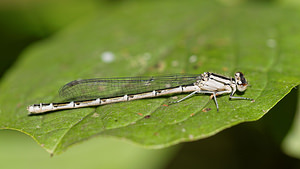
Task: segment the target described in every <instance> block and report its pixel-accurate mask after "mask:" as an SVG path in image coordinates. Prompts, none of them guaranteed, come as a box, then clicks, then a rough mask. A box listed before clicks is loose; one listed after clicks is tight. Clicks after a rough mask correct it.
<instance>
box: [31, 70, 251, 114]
mask: <svg viewBox="0 0 300 169" xmlns="http://www.w3.org/2000/svg"><path fill="white" fill-rule="evenodd" d="M247 86H248V83H247V81H246V79H245V77H244V75H243V73H241V72H236V73H235V75H234V77H225V76H223V75H219V74H215V73H210V72H204V73H203V74H198V75H172V76H153V77H124V78H122V77H121V78H96V79H83V80H75V81H72V82H70V83H68V84H66V85H64V86H63V87H62V88H61V90H60V91H59V94H60V96H62V97H64V98H65V99H66V100H70V102H64V103H40V104H34V105H30V106H28V107H27V110H28V111H29V112H30V114H39V113H44V112H48V111H56V110H62V109H73V108H81V107H90V106H99V105H105V104H110V103H117V102H124V101H131V100H137V99H143V98H152V97H158V96H162V95H168V94H175V93H190V94H189V95H187V96H185V97H184V98H182V99H180V100H178V101H176V102H174V103H178V102H181V101H183V100H185V99H187V98H189V97H191V96H193V95H194V94H196V93H201V94H210V95H211V97H213V98H214V101H215V104H216V107H217V110H218V111H219V105H218V102H217V96H218V95H222V94H230V95H229V98H230V99H243V100H253V99H250V98H245V97H237V96H233V95H234V94H235V92H236V91H240V92H244V91H245V90H246V89H247ZM71 100H73V101H71Z"/></svg>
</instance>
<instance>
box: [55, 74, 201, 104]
mask: <svg viewBox="0 0 300 169" xmlns="http://www.w3.org/2000/svg"><path fill="white" fill-rule="evenodd" d="M200 77H201V76H200V75H172V76H153V77H151V76H150V77H121V78H96V79H83V80H75V81H72V82H70V83H68V84H66V85H64V86H63V87H62V88H61V89H60V91H59V95H60V96H61V97H63V98H64V99H66V100H75V99H76V100H86V99H94V98H108V97H115V96H123V95H125V94H127V95H130V94H137V93H143V92H149V91H153V90H160V89H166V88H173V87H177V86H182V85H190V84H193V83H194V82H196V80H198V79H199V78H200Z"/></svg>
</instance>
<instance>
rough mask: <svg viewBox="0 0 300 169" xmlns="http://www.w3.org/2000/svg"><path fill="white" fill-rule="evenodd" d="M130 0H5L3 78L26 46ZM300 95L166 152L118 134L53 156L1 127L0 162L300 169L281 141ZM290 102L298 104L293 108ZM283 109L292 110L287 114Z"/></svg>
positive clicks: (0, 23)
mask: <svg viewBox="0 0 300 169" xmlns="http://www.w3.org/2000/svg"><path fill="white" fill-rule="evenodd" d="M245 2H246V0H220V3H224V4H225V5H229V6H230V5H240V4H243V3H245ZM126 3H128V1H126V0H102V1H100V0H98V1H97V0H87V1H80V0H1V1H0V37H1V38H0V50H1V57H0V78H1V77H2V76H3V75H5V73H6V72H7V71H9V69H10V68H12V67H13V66H14V65H15V64H16V62H17V61H18V59H19V58H18V57H19V56H20V55H21V54H22V52H24V51H25V49H26V47H28V46H30V45H32V44H34V43H37V42H40V41H42V40H45V39H47V38H48V37H51V35H53V34H55V33H57V32H59V31H60V30H61V29H64V28H65V27H67V26H69V25H71V24H74V23H76V21H78V20H80V19H81V18H84V17H88V16H89V15H93V13H95V12H97V11H98V10H105V11H107V12H109V11H110V9H113V8H115V7H116V6H122V5H126ZM149 3H151V1H149ZM251 3H258V4H260V5H274V4H276V5H291V6H294V5H295V6H297V5H298V6H299V7H300V4H299V2H298V1H296V0H295V1H292V0H290V1H272V0H265V1H263V0H261V1H260V0H253V2H251ZM0 80H1V79H0ZM0 82H1V81H0ZM298 93H299V92H298V89H293V90H292V92H291V93H290V94H289V95H288V96H287V97H285V98H284V99H283V100H282V101H281V102H280V103H279V104H277V105H276V106H275V107H274V108H273V109H272V110H271V111H270V112H269V113H268V114H267V115H266V116H264V117H263V118H262V119H261V120H259V121H257V122H251V123H244V124H240V125H238V126H235V127H233V128H230V129H227V130H225V131H223V132H221V133H219V134H217V135H215V136H213V137H210V138H207V139H204V140H200V141H195V142H191V143H183V144H179V145H177V146H174V147H170V148H166V149H161V150H149V149H144V148H141V147H138V146H136V145H133V144H132V143H128V142H127V141H124V140H119V139H115V138H103V137H96V138H92V139H91V140H89V141H86V142H84V143H82V144H79V145H75V146H73V147H72V148H70V149H68V150H67V151H66V152H64V153H62V154H60V155H58V156H54V157H52V158H51V157H50V155H49V154H48V153H47V152H46V151H45V150H44V149H43V148H41V147H40V146H39V145H38V144H36V143H35V141H34V140H33V139H32V138H30V137H29V136H27V135H26V134H23V133H20V132H18V131H9V130H0V165H1V168H31V169H33V168H82V167H84V168H130V169H134V168H143V169H146V168H149V169H150V168H151V169H154V168H155V169H156V168H183V167H184V168H231V169H234V168H295V169H296V168H300V161H299V159H296V158H293V157H290V156H288V155H286V154H285V153H283V151H282V149H281V144H282V140H283V139H284V137H285V136H286V134H287V131H288V130H289V129H290V127H291V124H292V122H293V119H294V116H295V112H296V108H297V104H298V99H297V98H298V95H299V94H298ZM287 103H289V105H293V106H287ZM298 106H299V104H298ZM282 110H285V112H289V113H288V114H285V116H282V114H281V112H282ZM287 110H288V111H287ZM298 111H299V108H298Z"/></svg>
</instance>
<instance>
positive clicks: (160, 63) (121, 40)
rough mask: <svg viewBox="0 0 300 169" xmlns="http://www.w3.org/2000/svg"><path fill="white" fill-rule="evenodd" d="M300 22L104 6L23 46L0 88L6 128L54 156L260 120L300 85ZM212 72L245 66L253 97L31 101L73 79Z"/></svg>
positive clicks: (252, 12) (157, 5) (192, 6)
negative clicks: (68, 106) (34, 107)
mask: <svg viewBox="0 0 300 169" xmlns="http://www.w3.org/2000/svg"><path fill="white" fill-rule="evenodd" d="M290 16H293V17H290ZM299 19H300V18H299V15H298V14H297V11H296V10H294V9H293V10H291V9H286V8H282V7H278V6H275V5H273V6H266V5H262V4H259V3H258V4H248V5H245V6H243V5H239V6H226V5H224V4H221V3H219V2H213V1H210V2H199V1H193V0H190V1H187V2H173V1H167V0H166V1H159V2H156V1H153V2H147V1H143V2H131V1H128V2H126V3H125V4H122V5H120V6H117V7H114V8H110V9H103V10H100V12H99V13H98V14H97V15H96V16H94V17H91V18H86V19H85V20H82V21H81V22H78V23H77V24H74V25H72V26H71V27H68V28H66V29H65V30H63V31H61V32H59V33H57V34H56V35H55V36H53V37H51V38H49V39H46V40H44V41H43V42H40V43H38V44H35V45H32V46H31V47H30V48H28V49H27V50H26V51H25V52H24V54H23V56H22V58H21V59H20V60H19V61H18V63H17V64H16V65H15V66H14V68H13V69H11V71H10V72H8V73H7V74H6V76H5V78H3V80H2V83H1V85H0V92H1V96H0V119H1V121H0V128H1V129H14V130H19V131H21V132H24V133H26V134H28V135H30V136H31V137H32V138H34V139H35V140H36V141H37V142H38V143H39V144H40V145H41V146H42V147H44V148H45V149H46V150H47V151H48V152H50V153H53V154H57V153H60V152H62V151H63V150H65V149H66V148H68V147H69V146H71V145H73V144H75V143H78V142H81V141H83V140H86V139H88V138H91V137H93V136H96V135H101V136H112V137H117V138H121V139H126V140H130V141H132V142H135V143H138V144H140V145H142V146H145V147H151V148H163V147H166V146H170V145H174V144H177V143H180V142H186V141H193V140H198V139H201V138H205V137H209V136H211V135H213V134H215V133H217V132H220V131H221V130H223V129H226V128H228V127H231V126H234V125H236V124H239V123H242V122H246V121H254V120H258V119H260V118H261V117H262V116H263V115H264V114H266V113H267V112H268V111H269V110H270V109H271V108H272V107H273V106H274V105H275V104H276V103H277V102H278V101H280V100H281V99H282V98H283V97H284V96H285V95H286V94H287V93H289V92H290V90H291V89H292V88H293V87H295V86H296V85H298V84H299V82H300V72H299V69H298V67H299V65H300V58H299V50H298V47H299V45H300V44H299V43H300V41H299V39H300V33H299V32H298V31H297V30H299V28H300V24H299V22H298V21H299ZM283 23H284V24H283ZM107 53H109V54H110V59H108V60H107V59H106V54H107ZM205 71H211V72H215V73H219V74H223V75H226V76H233V74H234V72H236V71H241V72H243V73H244V74H245V76H246V78H247V80H248V81H249V83H250V84H251V86H250V87H249V88H248V89H247V91H246V92H245V93H244V94H239V95H241V96H243V97H249V98H253V99H255V102H254V103H252V102H249V101H245V100H236V101H230V100H229V98H228V96H226V95H225V96H220V97H218V103H219V107H220V111H219V112H217V111H216V108H215V104H214V102H213V101H210V100H209V96H207V95H197V96H194V97H192V98H190V99H187V100H185V101H183V102H181V103H178V104H174V105H170V106H166V105H168V103H169V102H170V101H174V100H177V99H180V98H182V97H184V96H186V95H185V94H182V95H176V96H175V97H173V96H167V97H159V98H154V99H144V100H137V101H132V102H126V103H117V104H110V105H105V106H99V107H93V108H82V109H74V110H64V111H58V112H54V113H49V114H44V115H40V116H28V115H27V110H26V107H27V106H28V105H30V104H33V103H40V102H43V103H49V102H59V101H62V99H61V98H59V97H58V94H57V91H58V90H59V89H60V87H61V86H63V85H64V84H66V83H68V82H70V81H72V80H76V79H83V78H96V77H122V76H138V75H157V74H171V73H191V74H200V73H203V72H205ZM204 108H210V109H211V110H210V111H203V109H204ZM206 110H209V109H206ZM148 115H150V116H148Z"/></svg>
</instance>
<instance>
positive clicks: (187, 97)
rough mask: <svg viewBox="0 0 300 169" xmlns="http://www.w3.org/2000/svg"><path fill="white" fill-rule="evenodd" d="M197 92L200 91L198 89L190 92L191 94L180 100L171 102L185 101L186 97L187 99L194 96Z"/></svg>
mask: <svg viewBox="0 0 300 169" xmlns="http://www.w3.org/2000/svg"><path fill="white" fill-rule="evenodd" d="M196 93H198V91H194V92H192V93H190V94H189V95H187V96H185V97H184V98H182V99H180V100H177V101H174V102H171V103H179V102H181V101H183V100H185V99H187V98H189V97H191V96H193V95H194V94H196Z"/></svg>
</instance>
